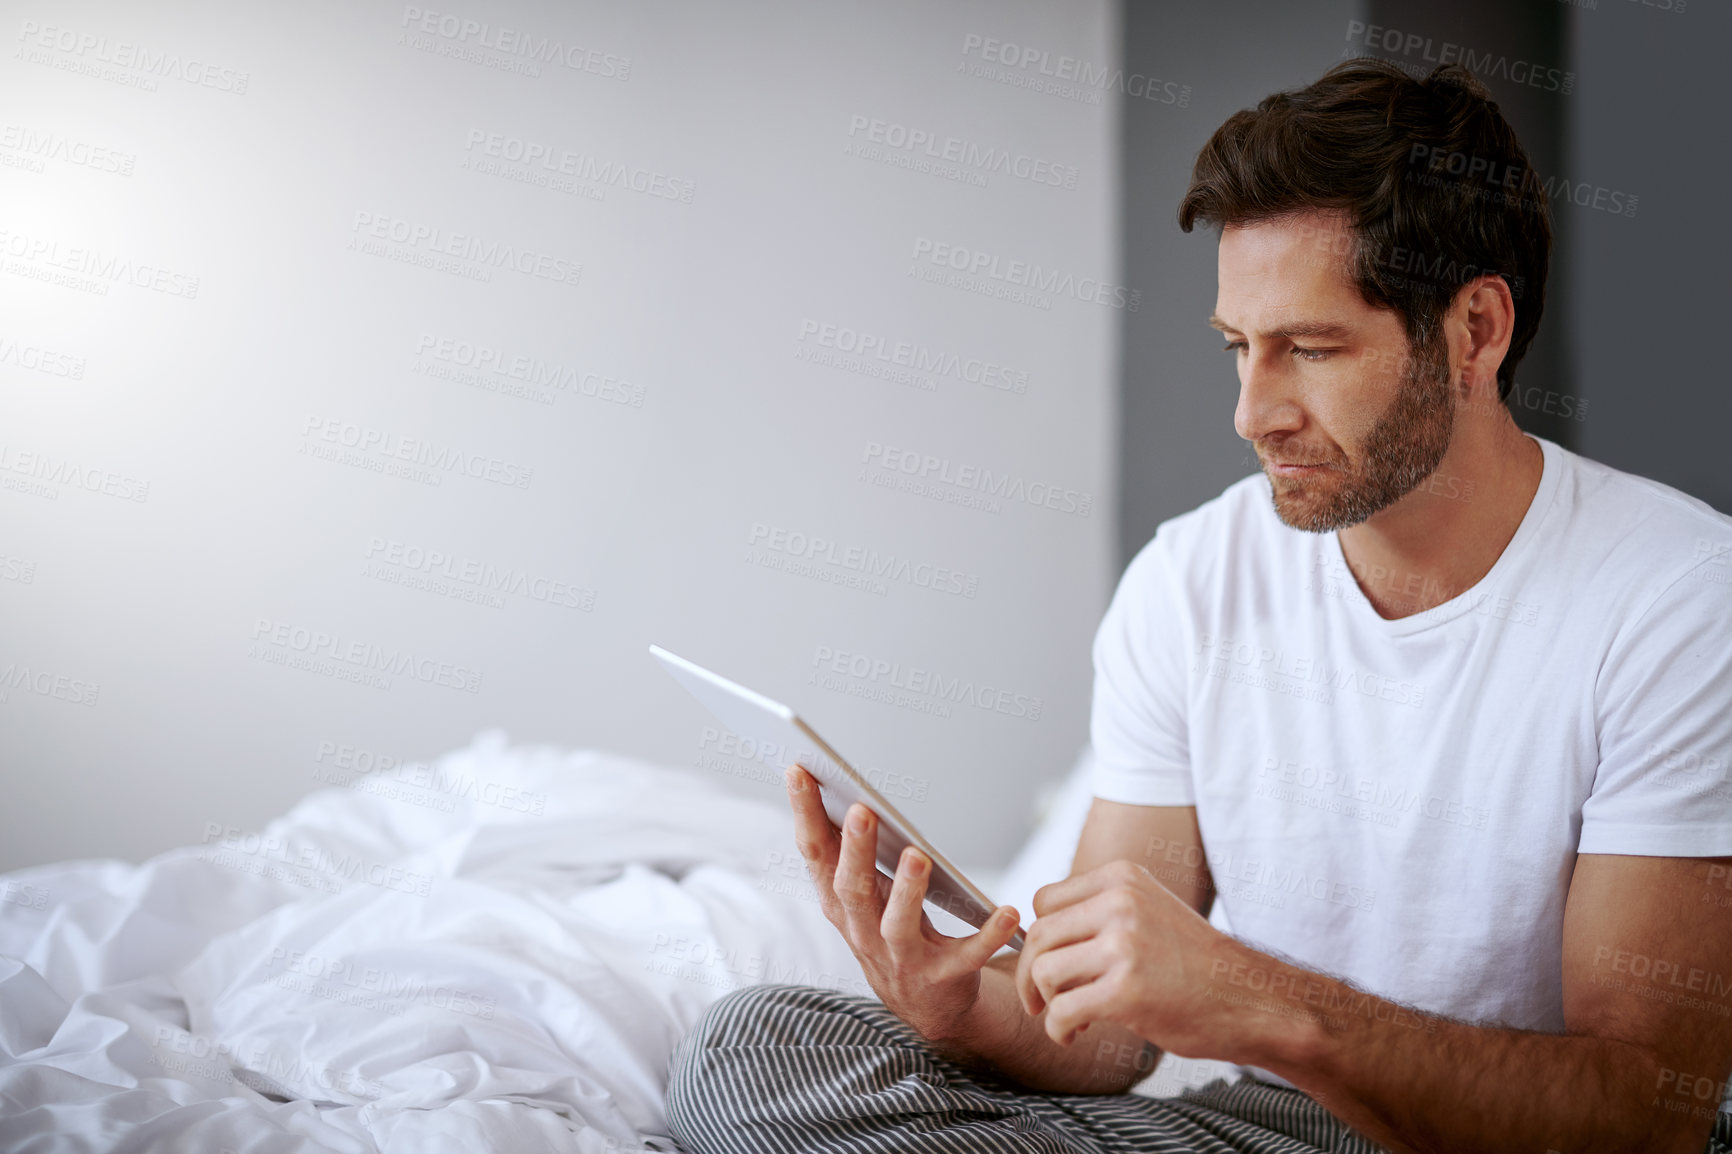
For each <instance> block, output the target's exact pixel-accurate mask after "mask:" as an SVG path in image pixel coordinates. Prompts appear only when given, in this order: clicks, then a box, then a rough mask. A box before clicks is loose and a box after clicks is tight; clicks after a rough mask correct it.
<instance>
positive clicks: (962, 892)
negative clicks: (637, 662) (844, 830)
mask: <svg viewBox="0 0 1732 1154" xmlns="http://www.w3.org/2000/svg"><path fill="white" fill-rule="evenodd" d="M649 651H650V653H651V654H653V655H654V656H655V658H656V660H658V661H660V662H661V663H662V665H663V666H664V667H666V669H667V671H668V672H669V673H671V674H673V678H674V680H675V681H677V682H679V683H680V684H681V685H683V686H685V688H686V690H687V692H689V693H690V694H691V695H692V696H693V697H695V698H697V699H698V701H699V702H700V703H701V704H702V705H703V706H704V707H705V708H706V709H708V710H709V711H710V712H711V713H713V714H715V715H716V718H717V719H718V720H719V721H721V723H722V724H723V725H725V726H727V727H728V728H729V729H731V730H733V732H734V733H735V734H736V735H737V736H739V737H744V738H750V739H751V740H753V741H755V742H757V743H758V745H759V748H760V749H773V750H776V751H778V753H777V757H776V760H777V762H778V763H779V764H781V765H782V766H784V767H786V766H789V765H796V764H797V765H799V766H801V767H802V768H804V769H805V770H806V771H807V772H809V773H810V774H811V775H812V776H813V777H814V778H816V779H817V781H818V790H819V796H820V797H822V798H823V801H824V812H825V813H826V814H828V815H829V817H830V820H831V821H833V822H835V823H836V826H837V828H838V829H839V828H841V826H842V821H843V819H844V818H845V817H846V816H847V813H848V807H849V806H851V805H853V804H854V803H855V802H860V803H861V804H862V805H864V806H865V807H866V808H867V809H869V810H871V811H872V812H873V813H875V814H877V815H878V854H877V857H878V871H879V872H880V873H882V874H884V875H886V876H887V877H895V876H896V863H897V861H898V860H899V859H900V858H901V856H902V850H903V847H905V846H913V847H914V848H915V849H917V850H919V851H920V852H921V853H923V854H925V855H926V857H927V859H928V860H929V861H931V862H932V873H931V874H930V875H929V879H928V881H927V885H926V901H927V903H928V904H930V905H932V906H935V907H937V908H938V909H941V910H944V911H945V912H946V913H949V914H952V915H954V916H955V917H957V918H960V919H961V920H963V921H965V922H967V923H968V924H969V925H971V926H974V927H975V928H976V929H978V928H980V927H981V926H984V925H985V924H986V919H987V918H989V917H991V916H992V911H993V910H995V909H997V908H998V906H997V905H996V904H995V903H994V902H993V900H992V899H991V898H989V897H987V896H986V894H985V893H983V892H981V889H980V887H979V886H977V885H975V884H974V883H973V882H971V881H969V880H968V879H967V878H966V877H964V876H963V873H962V871H961V870H959V869H957V868H956V867H955V866H953V865H951V864H950V859H948V858H946V857H945V856H944V855H943V854H941V853H939V852H938V850H937V849H936V848H934V847H933V845H932V843H931V842H929V841H927V840H926V838H925V837H923V836H921V833H920V831H919V830H917V829H915V828H914V823H913V822H911V821H909V820H908V819H907V818H905V817H903V816H902V815H901V814H900V813H899V812H897V809H896V807H895V806H893V805H891V804H890V803H889V802H888V801H886V800H885V799H884V795H882V794H880V793H879V792H878V791H877V790H876V789H873V788H872V784H871V783H870V782H868V781H867V780H866V778H865V777H864V776H863V775H862V774H860V773H859V772H858V771H856V770H855V769H854V767H853V766H851V765H849V764H848V762H847V760H846V759H844V758H843V757H842V755H841V754H839V753H837V752H836V750H835V748H834V747H833V746H831V744H830V743H829V742H827V741H825V740H824V739H823V738H822V737H819V736H818V734H817V731H816V730H814V729H813V728H812V727H811V726H810V725H807V724H806V722H805V721H804V720H802V719H801V718H800V716H799V715H798V714H796V713H795V712H794V711H793V710H792V709H790V708H788V707H787V706H786V705H783V704H782V703H781V702H779V701H773V700H771V699H770V698H768V697H765V696H764V695H763V694H761V693H757V692H754V691H753V690H750V689H747V688H746V687H745V686H744V685H740V684H737V683H736V682H733V681H729V680H728V679H727V678H726V677H723V676H722V675H721V674H719V673H716V672H714V671H713V670H709V669H705V668H704V667H703V666H701V665H699V664H697V663H696V662H694V661H688V660H686V659H685V658H684V657H681V656H679V655H678V654H676V653H669V652H668V651H667V650H666V649H663V648H662V647H661V646H659V645H652V646H650V647H649ZM1022 940H1023V938H1022V927H1021V926H1018V927H1017V929H1016V933H1014V934H1012V935H1011V938H1010V945H1011V946H1012V948H1014V949H1018V950H1020V949H1022Z"/></svg>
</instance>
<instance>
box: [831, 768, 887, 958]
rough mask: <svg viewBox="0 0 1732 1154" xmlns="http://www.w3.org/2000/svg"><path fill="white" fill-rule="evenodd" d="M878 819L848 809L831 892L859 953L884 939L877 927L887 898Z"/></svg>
mask: <svg viewBox="0 0 1732 1154" xmlns="http://www.w3.org/2000/svg"><path fill="white" fill-rule="evenodd" d="M877 850H878V819H877V818H876V817H875V816H874V815H873V813H872V811H871V810H869V809H867V808H866V807H865V806H863V805H861V804H860V803H859V802H855V803H854V804H853V805H851V806H849V807H848V819H847V821H846V822H844V823H843V826H842V851H841V853H840V854H839V855H837V858H836V878H835V882H834V885H833V886H832V890H833V892H834V893H835V895H836V897H837V899H838V900H839V901H840V902H841V903H842V910H843V912H844V913H845V914H846V915H847V917H848V938H849V940H850V941H852V942H853V943H854V946H855V948H856V949H868V948H870V946H871V945H872V943H873V941H874V939H880V940H881V939H882V934H881V933H880V931H879V929H878V923H879V921H880V920H881V919H882V918H883V916H884V898H883V896H882V894H881V892H880V890H879V888H878V876H879V875H878V865H877V862H876V860H875V859H876V854H877Z"/></svg>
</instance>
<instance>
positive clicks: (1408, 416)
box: [1264, 332, 1456, 533]
mask: <svg viewBox="0 0 1732 1154" xmlns="http://www.w3.org/2000/svg"><path fill="white" fill-rule="evenodd" d="M1455 403H1456V401H1455V390H1454V388H1453V386H1452V385H1451V382H1450V377H1449V351H1448V346H1447V345H1445V344H1444V342H1443V339H1442V334H1441V333H1440V332H1439V333H1433V335H1432V337H1431V339H1430V340H1428V341H1426V342H1425V344H1424V345H1423V346H1421V347H1420V349H1419V350H1418V352H1417V354H1416V355H1415V356H1413V357H1411V358H1410V359H1409V361H1408V366H1407V370H1406V371H1405V372H1404V373H1403V374H1402V380H1401V385H1400V387H1399V388H1398V389H1397V390H1396V392H1395V398H1394V399H1393V400H1391V401H1390V403H1389V407H1388V408H1387V409H1385V410H1384V412H1383V415H1382V416H1380V417H1379V418H1377V423H1376V424H1375V425H1373V426H1372V428H1371V432H1369V433H1368V434H1366V437H1365V442H1364V444H1363V445H1362V446H1361V448H1360V451H1359V460H1358V462H1357V463H1355V462H1354V461H1352V460H1351V459H1349V460H1348V461H1345V462H1337V463H1332V464H1331V466H1330V468H1329V469H1328V470H1327V471H1326V472H1325V474H1324V476H1323V477H1322V478H1318V479H1304V480H1284V479H1280V478H1276V477H1274V476H1270V478H1269V484H1270V487H1271V489H1272V491H1273V497H1274V501H1275V514H1276V516H1278V517H1280V518H1281V520H1282V521H1283V522H1284V523H1285V524H1287V525H1289V526H1291V527H1292V528H1295V529H1303V530H1305V531H1306V532H1309V533H1332V532H1334V531H1335V530H1337V529H1345V528H1347V527H1348V526H1350V525H1357V524H1359V523H1360V522H1361V521H1364V520H1365V519H1366V518H1367V517H1370V516H1371V515H1372V514H1373V513H1377V512H1381V511H1382V510H1384V509H1387V508H1388V507H1389V506H1391V505H1393V504H1395V502H1397V501H1399V500H1401V498H1403V497H1405V496H1407V494H1409V493H1411V492H1412V491H1413V490H1414V489H1416V488H1418V487H1419V484H1420V482H1421V481H1424V480H1425V479H1426V478H1427V477H1429V476H1431V475H1432V473H1434V472H1436V471H1437V466H1438V465H1439V463H1441V462H1442V460H1443V456H1444V454H1445V453H1447V452H1448V451H1449V443H1450V437H1451V435H1452V434H1453V432H1454V430H1455ZM1264 471H1265V472H1268V469H1267V466H1265V468H1264Z"/></svg>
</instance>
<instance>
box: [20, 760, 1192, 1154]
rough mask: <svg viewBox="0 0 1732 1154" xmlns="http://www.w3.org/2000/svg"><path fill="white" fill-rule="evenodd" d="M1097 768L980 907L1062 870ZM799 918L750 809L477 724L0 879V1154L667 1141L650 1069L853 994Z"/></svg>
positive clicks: (773, 819) (1069, 788)
mask: <svg viewBox="0 0 1732 1154" xmlns="http://www.w3.org/2000/svg"><path fill="white" fill-rule="evenodd" d="M1085 773H1086V755H1085V757H1084V758H1082V759H1079V763H1078V765H1077V766H1075V767H1073V769H1072V772H1071V773H1070V775H1069V777H1068V779H1067V780H1066V782H1065V784H1064V786H1063V788H1062V789H1061V790H1059V791H1058V794H1057V796H1056V798H1054V799H1052V800H1051V801H1050V803H1049V804H1048V806H1047V807H1046V808H1047V811H1048V812H1047V815H1046V818H1045V820H1044V821H1043V822H1042V823H1041V824H1040V827H1039V829H1038V830H1037V832H1036V834H1035V836H1034V837H1033V838H1032V839H1031V840H1030V842H1029V843H1028V845H1027V847H1026V848H1025V849H1024V851H1023V853H1022V854H1021V855H1020V856H1019V857H1018V859H1017V860H1016V862H1014V863H1013V864H1012V866H1011V868H1010V869H1009V870H1008V871H1007V872H1005V873H1004V874H1002V875H1000V876H996V877H992V878H990V879H987V880H986V881H985V884H986V885H987V887H988V888H989V890H993V891H995V896H997V897H999V898H1000V899H1001V900H1008V901H1012V902H1020V903H1022V906H1021V908H1024V909H1025V910H1026V908H1027V906H1026V901H1027V896H1028V895H1029V894H1031V893H1032V892H1033V890H1034V888H1035V887H1036V886H1038V885H1039V884H1041V883H1042V882H1044V881H1047V880H1051V879H1052V878H1053V877H1057V876H1062V875H1063V873H1064V872H1065V870H1066V868H1067V867H1068V863H1069V857H1070V853H1071V850H1072V849H1073V848H1074V846H1075V842H1076V832H1077V830H1079V829H1080V827H1081V820H1082V818H1081V815H1082V812H1083V810H1085V809H1086V806H1087V783H1086V780H1085ZM428 782H431V783H432V784H431V785H429V784H427V783H428ZM815 898H816V895H815V894H814V892H813V891H812V888H811V885H810V883H809V882H808V881H807V880H806V878H805V871H804V866H803V864H802V863H801V862H800V861H799V858H798V855H797V854H796V853H795V852H794V850H793V846H792V836H791V824H790V821H789V819H788V817H787V814H786V811H785V807H784V806H782V805H780V804H778V799H775V798H774V797H773V795H771V794H770V793H769V792H768V791H766V794H765V796H764V797H763V798H762V799H759V798H748V797H741V796H739V795H738V794H737V792H730V791H728V790H726V789H724V788H723V787H722V785H721V784H720V782H719V781H718V780H717V778H716V776H715V775H713V774H707V773H703V772H695V771H693V770H692V769H689V768H685V767H674V766H664V765H655V764H651V763H647V762H644V761H640V760H635V759H632V758H627V757H622V756H619V755H615V754H610V753H604V752H598V751H593V750H590V751H576V752H570V751H558V750H552V749H547V748H534V747H523V746H512V745H510V744H509V743H508V742H507V741H506V739H505V738H504V737H503V735H501V734H498V733H496V732H494V733H486V734H482V735H480V736H478V737H477V738H476V739H475V740H474V741H473V742H472V743H471V744H470V745H469V746H467V747H466V748H463V749H459V750H455V751H453V752H451V753H449V754H447V755H445V756H444V757H442V758H440V759H438V761H437V762H435V763H433V765H431V766H430V767H426V774H425V778H424V781H423V782H421V783H419V784H418V783H417V782H415V781H405V780H404V779H403V778H402V775H400V774H398V775H393V776H390V777H387V776H383V775H379V774H368V773H366V772H356V773H353V774H351V775H349V776H348V777H346V778H344V779H342V780H341V783H340V784H335V785H333V786H331V787H329V788H323V789H320V790H318V791H316V792H314V793H312V794H310V795H308V796H307V797H306V798H304V799H303V800H302V801H301V802H300V803H299V804H298V805H296V806H295V807H294V808H293V809H292V810H290V812H289V813H287V814H286V815H284V816H283V817H281V818H279V819H277V820H276V821H273V822H271V823H269V824H268V825H267V826H265V827H264V828H262V829H258V830H244V829H236V828H230V827H224V826H220V825H217V824H214V823H213V824H211V825H207V826H206V827H205V830H204V836H203V839H202V841H201V842H200V843H199V844H196V845H190V846H185V847H182V848H180V849H176V850H172V851H170V852H168V853H164V854H162V855H160V856H158V857H156V858H153V859H151V860H150V861H147V862H145V863H144V864H142V865H137V866H133V865H128V864H125V863H120V862H113V861H84V862H68V863H62V864H56V865H49V866H41V867H36V868H32V869H27V870H22V871H18V872H15V873H12V874H9V875H5V876H0V1149H4V1150H7V1151H35V1150H55V1151H60V1150H117V1149H118V1150H127V1151H138V1152H143V1151H164V1152H167V1151H177V1152H179V1151H188V1150H208V1151H236V1152H241V1151H267V1150H268V1151H271V1152H273V1154H288V1152H303V1151H304V1152H308V1154H311V1152H314V1151H336V1152H343V1154H350V1152H353V1154H363V1152H375V1151H390V1152H396V1151H403V1152H415V1154H423V1152H441V1151H452V1152H456V1151H463V1152H465V1154H475V1152H477V1151H481V1150H510V1151H535V1150H558V1151H580V1152H591V1151H633V1150H672V1149H676V1147H675V1146H674V1144H673V1143H672V1142H671V1141H670V1140H669V1139H668V1138H667V1137H666V1136H665V1135H666V1132H667V1123H666V1116H665V1112H664V1108H663V1100H664V1091H665V1086H666V1064H667V1059H668V1056H669V1055H670V1054H671V1052H672V1050H673V1047H674V1045H675V1043H676V1042H677V1040H678V1039H679V1037H680V1036H681V1034H682V1033H683V1032H684V1031H685V1030H686V1029H687V1028H689V1027H690V1026H691V1025H692V1024H693V1023H694V1022H695V1021H696V1020H697V1018H698V1016H699V1015H701V1014H702V1013H703V1011H704V1009H705V1008H706V1007H707V1006H709V1005H710V1003H711V1002H713V1001H714V1000H715V999H717V998H719V997H720V996H722V995H723V994H724V993H726V992H728V991H729V990H732V989H735V988H737V987H740V986H744V985H751V984H756V983H759V982H797V983H802V984H808V985H821V986H827V987H830V988H833V989H839V990H846V991H850V992H856V993H861V994H867V995H869V994H870V989H869V988H868V987H867V985H866V983H865V981H864V979H863V977H862V975H861V973H860V970H859V967H858V965H857V964H856V963H855V961H854V959H853V957H852V956H851V955H850V954H849V952H848V950H847V948H846V947H845V946H844V945H843V943H842V940H841V938H840V937H839V935H837V934H836V932H835V931H834V930H833V929H832V928H831V927H830V925H829V924H828V923H827V922H826V921H825V920H824V918H823V916H822V914H821V913H820V911H819V908H818V905H817V903H816V900H815ZM1219 1072H1220V1067H1219V1065H1218V1064H1216V1063H1197V1062H1186V1061H1183V1060H1178V1059H1172V1058H1169V1059H1167V1060H1165V1061H1164V1062H1163V1063H1162V1065H1161V1066H1160V1067H1159V1068H1158V1069H1157V1070H1156V1071H1155V1073H1154V1075H1153V1076H1151V1078H1150V1079H1149V1080H1148V1081H1146V1082H1145V1083H1144V1085H1143V1086H1142V1087H1139V1092H1143V1093H1153V1094H1168V1093H1176V1092H1177V1091H1178V1090H1179V1089H1181V1088H1182V1087H1183V1086H1185V1085H1191V1084H1196V1083H1199V1082H1201V1081H1205V1080H1207V1079H1208V1078H1209V1077H1212V1076H1214V1075H1215V1074H1217V1073H1219Z"/></svg>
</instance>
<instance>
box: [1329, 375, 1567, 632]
mask: <svg viewBox="0 0 1732 1154" xmlns="http://www.w3.org/2000/svg"><path fill="white" fill-rule="evenodd" d="M1481 413H1483V410H1481ZM1544 471H1545V454H1544V452H1543V451H1542V450H1541V449H1540V445H1539V442H1538V441H1535V440H1534V439H1533V438H1531V437H1529V436H1528V435H1527V434H1526V433H1523V432H1522V431H1521V430H1520V429H1518V428H1517V427H1516V424H1515V421H1514V419H1512V418H1511V417H1510V415H1509V413H1508V412H1507V411H1506V410H1504V409H1503V407H1502V406H1501V405H1499V406H1498V407H1497V409H1496V411H1494V412H1493V413H1491V414H1490V415H1480V414H1475V413H1472V412H1471V411H1470V412H1469V413H1467V414H1463V415H1461V416H1459V417H1458V419H1457V421H1456V429H1455V436H1454V439H1453V440H1452V441H1451V443H1450V448H1449V452H1448V453H1446V454H1445V455H1444V458H1443V461H1442V462H1441V463H1440V464H1439V465H1438V467H1437V470H1436V471H1435V472H1434V473H1433V474H1432V475H1431V476H1430V477H1429V478H1427V479H1426V480H1425V481H1424V482H1422V483H1421V484H1420V486H1419V487H1418V488H1417V489H1415V490H1414V491H1413V492H1412V493H1409V494H1408V495H1407V496H1405V497H1403V498H1402V499H1401V500H1399V501H1397V502H1396V503H1395V504H1393V505H1391V506H1390V507H1389V508H1387V509H1384V510H1383V511H1382V512H1380V513H1377V514H1376V515H1374V516H1372V517H1370V518H1368V519H1367V520H1365V521H1362V522H1361V523H1359V524H1357V525H1353V526H1351V527H1349V528H1346V529H1343V530H1341V531H1340V533H1339V534H1338V536H1339V537H1340V540H1341V552H1342V555H1343V556H1344V557H1346V559H1347V567H1348V568H1349V569H1350V570H1351V571H1352V573H1353V576H1354V578H1355V580H1356V581H1357V582H1358V583H1359V588H1360V589H1361V590H1362V591H1363V592H1364V593H1365V596H1366V599H1367V600H1369V601H1370V602H1371V604H1372V606H1373V607H1374V608H1375V609H1376V610H1377V612H1378V615H1379V616H1382V617H1384V618H1386V619H1393V618H1397V617H1408V616H1411V615H1412V614H1414V613H1420V612H1423V611H1424V610H1427V609H1430V608H1432V607H1434V606H1437V605H1441V604H1443V603H1444V602H1445V601H1448V600H1450V599H1452V598H1454V597H1458V596H1460V595H1461V594H1462V593H1465V592H1466V591H1467V590H1469V589H1471V588H1472V587H1473V586H1474V585H1476V584H1478V582H1479V580H1480V579H1481V578H1482V577H1484V576H1485V575H1486V574H1487V573H1489V572H1490V571H1491V567H1492V566H1493V565H1495V564H1497V559H1498V558H1499V557H1501V556H1502V555H1503V551H1504V549H1505V548H1506V547H1507V546H1508V545H1509V543H1510V539H1511V538H1513V537H1514V536H1515V533H1516V529H1517V528H1519V527H1520V525H1521V523H1522V518H1523V517H1524V516H1526V515H1527V511H1528V506H1529V505H1531V504H1532V503H1533V499H1534V494H1535V493H1536V492H1538V490H1539V485H1540V477H1541V475H1542V474H1543V472H1544Z"/></svg>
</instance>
